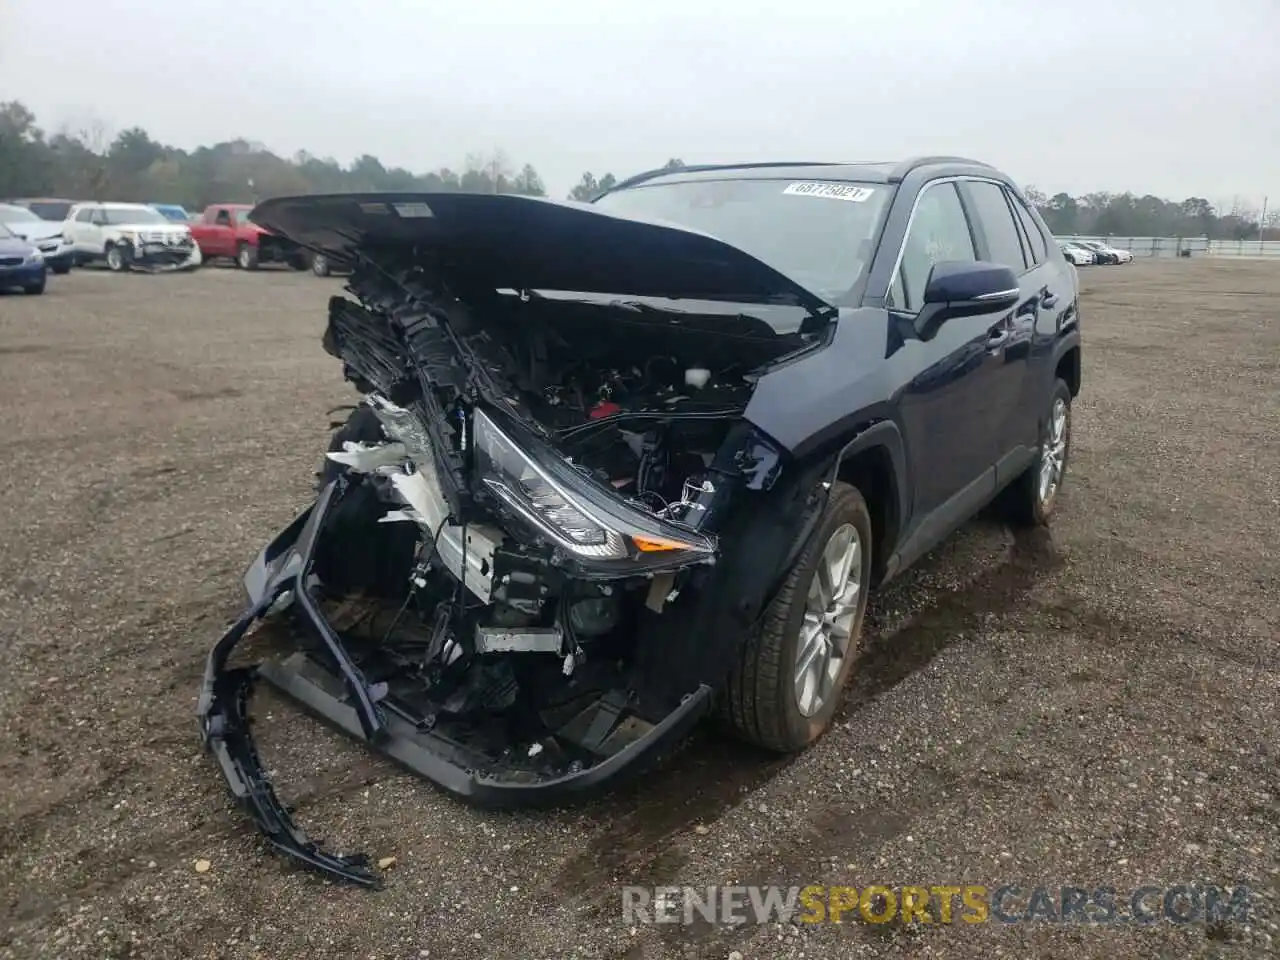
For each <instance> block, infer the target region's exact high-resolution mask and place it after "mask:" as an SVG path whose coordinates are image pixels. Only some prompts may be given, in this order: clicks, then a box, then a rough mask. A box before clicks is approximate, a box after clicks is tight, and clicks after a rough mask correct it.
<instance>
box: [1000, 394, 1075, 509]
mask: <svg viewBox="0 0 1280 960" xmlns="http://www.w3.org/2000/svg"><path fill="white" fill-rule="evenodd" d="M1070 455H1071V388H1070V387H1068V386H1067V383H1066V381H1065V380H1057V381H1055V382H1054V385H1053V393H1052V394H1051V395H1050V398H1049V403H1048V409H1047V411H1046V413H1045V416H1044V420H1043V421H1042V422H1041V425H1040V446H1039V450H1038V452H1037V455H1036V459H1035V461H1034V462H1033V463H1032V464H1031V466H1029V467H1027V469H1026V470H1024V471H1023V473H1022V475H1021V476H1020V477H1018V479H1016V480H1014V481H1013V483H1011V484H1009V486H1008V487H1007V488H1006V489H1005V491H1004V492H1003V493H1002V494H1001V499H1002V501H1003V503H1002V506H1003V512H1004V514H1005V516H1006V517H1007V518H1008V520H1009V522H1010V523H1015V524H1017V525H1019V526H1028V527H1035V526H1044V525H1045V524H1047V523H1048V522H1049V520H1050V518H1051V517H1052V516H1053V508H1054V506H1055V505H1056V504H1057V502H1058V492H1059V491H1060V490H1061V489H1062V484H1063V481H1065V480H1066V478H1067V461H1068V459H1069V457H1070Z"/></svg>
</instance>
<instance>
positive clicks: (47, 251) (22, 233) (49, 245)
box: [0, 203, 75, 273]
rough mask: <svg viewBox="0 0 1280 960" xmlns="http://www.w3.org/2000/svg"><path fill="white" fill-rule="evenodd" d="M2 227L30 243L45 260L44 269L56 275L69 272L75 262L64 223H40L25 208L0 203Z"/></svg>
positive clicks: (40, 221) (46, 221) (41, 221)
mask: <svg viewBox="0 0 1280 960" xmlns="http://www.w3.org/2000/svg"><path fill="white" fill-rule="evenodd" d="M0 224H3V225H4V226H6V227H8V228H9V229H10V230H11V231H12V232H13V233H14V234H16V235H17V236H18V237H19V238H21V239H23V240H30V241H31V242H32V243H33V244H35V246H36V249H37V250H39V251H40V253H41V255H42V256H43V257H44V263H45V266H46V267H47V268H48V269H50V270H52V271H53V272H54V273H68V272H70V270H71V266H72V264H73V263H74V261H75V257H74V254H73V251H72V249H71V241H69V240H68V239H67V238H66V236H65V235H64V234H63V227H62V224H61V223H54V222H53V221H52V220H41V219H40V218H39V217H37V216H36V215H35V214H34V213H32V212H31V211H30V210H28V209H27V208H26V207H19V206H16V205H14V204H11V203H0Z"/></svg>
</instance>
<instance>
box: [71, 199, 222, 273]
mask: <svg viewBox="0 0 1280 960" xmlns="http://www.w3.org/2000/svg"><path fill="white" fill-rule="evenodd" d="M62 232H63V235H64V236H65V237H67V239H68V240H70V241H71V246H72V250H73V251H74V256H75V259H76V262H77V263H86V262H90V261H95V260H102V261H105V262H106V264H107V267H108V268H109V269H111V270H115V271H117V272H118V271H122V270H128V269H130V268H132V267H134V266H138V267H169V268H191V267H197V266H199V265H200V260H201V258H200V248H199V247H198V246H196V244H195V242H194V241H193V240H192V239H191V229H190V228H189V227H187V226H186V225H184V224H180V223H173V222H171V221H170V220H168V219H167V218H166V217H165V216H164V214H162V213H160V212H159V211H158V210H156V209H155V208H153V207H149V206H147V205H146V204H142V203H79V204H76V205H75V206H74V207H72V208H71V211H70V212H69V213H68V214H67V220H66V223H65V224H63V230H62Z"/></svg>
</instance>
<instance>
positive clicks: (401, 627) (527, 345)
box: [200, 157, 1081, 883]
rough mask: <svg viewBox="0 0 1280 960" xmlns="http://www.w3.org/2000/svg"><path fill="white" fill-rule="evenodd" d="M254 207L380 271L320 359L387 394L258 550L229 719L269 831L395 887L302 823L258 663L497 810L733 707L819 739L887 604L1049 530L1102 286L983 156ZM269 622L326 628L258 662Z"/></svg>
mask: <svg viewBox="0 0 1280 960" xmlns="http://www.w3.org/2000/svg"><path fill="white" fill-rule="evenodd" d="M252 219H253V221H254V222H256V223H258V224H260V225H261V226H263V227H266V228H267V229H270V230H272V231H274V232H276V233H278V234H282V235H284V236H287V237H289V238H290V239H291V240H294V241H296V242H297V243H299V244H302V245H303V246H304V247H307V248H309V249H310V250H312V251H314V252H315V253H317V254H321V255H323V256H326V257H330V258H336V259H339V260H341V261H343V262H347V263H350V264H352V265H353V267H354V272H353V274H352V276H351V278H350V281H349V282H348V284H347V286H346V292H347V294H348V295H346V296H335V297H333V298H332V300H331V301H330V304H329V316H328V327H327V330H326V333H325V337H324V344H325V348H326V349H327V350H328V351H329V352H330V353H331V354H333V355H334V356H335V357H336V358H338V359H340V360H341V361H342V368H343V370H344V371H345V373H346V376H347V378H348V379H349V380H350V381H351V382H352V383H353V384H354V385H355V387H356V389H357V390H358V391H359V392H360V394H361V395H362V401H361V403H360V404H359V405H358V406H357V407H356V410H355V412H354V413H353V414H352V416H351V418H350V419H349V420H348V421H347V423H346V424H345V425H344V426H342V428H341V429H340V430H338V432H337V434H336V435H335V436H334V438H333V442H332V444H331V445H330V451H329V453H328V455H327V457H326V458H325V460H324V464H323V467H322V470H321V473H320V483H319V492H318V496H317V499H316V501H315V503H314V504H313V505H312V506H311V507H309V508H308V509H307V510H306V511H305V512H304V513H303V514H302V515H300V516H299V517H298V518H297V519H296V520H295V521H294V522H293V523H292V524H291V525H290V526H289V527H288V528H287V529H285V530H284V531H283V532H281V533H280V534H279V535H278V536H277V537H276V538H275V539H274V540H273V541H272V542H271V543H270V544H269V545H268V546H267V547H266V548H265V549H264V550H263V552H262V553H261V554H260V555H259V556H258V558H257V559H256V560H255V561H254V563H253V564H252V565H251V566H250V568H249V570H248V571H247V573H246V575H245V585H246V588H247V590H248V594H249V601H250V602H249V606H248V608H247V610H246V611H245V613H244V615H243V616H242V617H241V619H240V620H239V621H238V622H237V623H236V624H235V626H234V627H233V628H232V629H231V630H230V631H229V632H228V633H227V634H226V635H225V636H224V637H223V638H222V639H221V640H220V641H219V642H218V644H217V645H216V646H215V648H214V650H213V652H212V654H211V655H210V658H209V663H208V667H207V671H206V675H205V680H204V687H203V691H202V696H201V698H200V716H201V723H202V728H203V731H204V736H205V741H206V744H207V745H208V747H209V748H210V750H211V751H212V752H213V754H214V755H215V756H216V758H217V759H218V761H219V763H220V765H221V767H222V770H223V773H224V774H225V776H226V777H227V779H228V781H229V782H230V785H231V787H232V791H233V793H234V795H235V796H236V798H237V799H238V800H239V801H240V802H241V803H242V804H243V805H244V806H245V807H246V808H247V809H248V810H249V811H250V813H251V814H252V815H253V816H254V818H255V819H256V820H257V822H258V823H259V825H260V826H261V827H262V828H263V829H264V831H265V832H266V833H267V835H268V837H269V838H270V839H271V841H272V842H273V843H274V844H275V845H276V846H278V847H279V848H281V849H282V850H284V851H286V852H288V853H290V854H292V855H294V856H297V857H299V858H301V859H303V860H305V861H307V862H308V863H310V864H312V865H313V866H316V867H319V868H320V869H323V870H325V871H328V872H329V873H331V874H333V875H336V876H339V877H342V878H344V879H346V880H350V881H353V882H357V883H374V882H376V879H377V878H376V874H375V873H374V872H373V871H372V870H370V869H369V867H368V865H367V864H366V863H365V862H363V861H362V860H361V859H359V858H354V857H338V856H334V855H332V854H330V853H327V852H325V851H324V850H322V849H320V848H319V847H317V846H316V845H315V844H314V843H312V842H311V841H309V840H307V838H306V837H305V836H304V835H303V834H302V832H301V831H300V830H299V829H298V828H297V826H296V825H295V824H294V823H293V822H292V820H291V819H290V818H289V815H288V813H287V812H286V810H285V808H284V807H282V806H281V804H280V802H279V801H278V799H277V797H276V796H275V794H274V792H273V790H272V788H271V786H270V784H269V782H268V780H267V778H266V775H265V773H264V771H263V770H262V768H261V766H260V764H259V762H258V758H257V754H256V752H255V750H254V746H253V743H252V741H251V740H250V737H249V728H248V716H247V704H248V693H249V689H250V686H251V684H252V683H253V681H254V680H255V678H261V679H263V680H266V681H267V682H269V683H270V684H272V685H273V686H275V687H277V688H278V689H280V690H281V691H283V692H284V693H285V694H286V695H288V696H290V697H292V698H294V699H295V700H297V701H298V702H300V703H301V704H302V705H304V706H305V707H306V708H308V709H309V710H311V711H312V712H314V713H316V714H318V715H319V716H321V717H323V718H325V719H326V720H328V721H329V722H331V723H333V724H335V725H336V726H338V727H339V728H341V729H343V730H345V731H346V732H347V733H349V734H351V735H352V736H355V737H358V738H361V739H363V740H366V741H367V742H368V743H370V744H371V745H372V746H374V747H375V748H376V749H378V750H380V751H382V752H384V753H386V754H387V755H388V756H390V757H392V758H393V759H395V760H396V761H398V762H399V763H401V764H403V765H404V766H406V767H408V768H409V769H411V770H413V771H415V772H417V773H419V774H421V775H423V776H425V777H427V778H428V779H430V780H432V781H434V782H435V783H437V784H439V785H440V786H442V787H444V788H445V789H447V790H449V791H451V792H453V793H455V794H458V795H460V796H463V797H466V798H468V799H471V800H474V801H476V802H479V803H486V804H501V805H517V804H533V803H553V802H560V801H562V800H564V799H565V798H566V797H567V796H569V795H573V794H575V793H580V792H582V791H585V790H587V789H589V788H591V787H594V786H598V785H601V784H604V783H606V782H609V781H612V780H614V779H616V778H617V777H619V776H620V775H622V774H624V773H626V772H628V771H634V770H635V769H637V768H639V767H641V766H642V765H643V764H644V763H646V762H650V761H652V760H653V759H654V758H655V757H656V756H658V755H660V754H661V753H662V752H664V751H665V750H667V749H670V748H672V747H674V746H676V745H678V743H679V742H680V741H681V739H682V738H683V737H684V735H685V734H686V733H687V732H688V730H689V729H690V728H691V726H692V725H693V724H694V723H695V722H696V721H698V720H699V718H701V717H703V716H705V715H707V714H708V713H710V712H712V711H713V710H716V711H718V712H719V713H720V714H721V716H722V717H723V719H725V720H726V721H727V722H728V723H729V724H730V725H731V726H732V727H733V728H734V729H735V730H736V731H737V732H738V733H739V734H740V735H741V736H742V737H744V738H746V739H748V740H750V741H753V742H755V743H757V744H760V745H762V746H764V747H767V748H769V749H772V750H777V751H794V750H798V749H801V748H803V747H804V746H805V745H807V744H808V743H810V742H812V741H813V740H814V739H815V738H816V737H818V736H819V735H820V734H821V733H822V732H823V730H824V729H826V727H827V726H828V724H829V723H830V721H831V718H832V716H833V714H834V712H835V710H836V707H837V704H838V701H839V697H840V693H841V689H842V688H843V687H844V685H845V683H846V681H847V680H848V678H849V674H850V671H851V668H852V665H853V663H854V660H855V655H856V652H857V647H858V640H859V634H860V631H861V626H862V619H863V612H864V610H865V608H866V602H867V592H868V590H869V589H871V588H873V587H875V586H877V585H878V584H881V583H884V582H885V581H886V580H888V579H889V578H891V577H893V576H894V575H895V574H896V573H898V572H899V571H901V570H902V569H904V568H905V567H907V566H908V565H909V564H911V563H912V562H913V561H914V560H916V559H917V558H918V557H920V556H921V555H922V554H923V553H925V552H926V551H927V550H929V549H930V548H931V547H933V546H934V545H936V544H937V543H938V542H939V541H940V540H942V539H943V538H944V537H946V536H947V535H948V534H949V533H950V532H951V531H952V530H954V529H955V528H956V527H957V526H959V525H960V524H962V523H963V522H964V521H965V520H966V519H968V518H969V517H971V516H972V515H973V514H974V513H975V512H977V511H978V510H979V509H980V508H982V507H983V506H985V505H986V504H988V503H989V502H991V501H993V500H997V499H998V500H999V502H1000V506H1001V508H1002V509H1003V510H1005V511H1006V513H1007V515H1008V516H1009V517H1010V519H1011V520H1013V521H1015V522H1020V523H1027V524H1043V523H1045V522H1047V521H1048V520H1049V518H1050V516H1051V514H1052V512H1053V509H1054V506H1055V503H1056V501H1057V495H1058V491H1059V489H1060V488H1061V484H1062V481H1063V477H1064V473H1065V470H1066V465H1067V455H1068V451H1069V445H1070V436H1071V433H1070V427H1071V415H1070V412H1071V404H1072V400H1073V399H1074V397H1075V396H1076V394H1077V393H1078V392H1079V389H1080V366H1081V365H1080V335H1079V326H1078V306H1079V304H1078V289H1077V280H1076V274H1075V271H1074V270H1073V269H1072V268H1071V267H1070V266H1069V265H1068V264H1067V263H1066V261H1065V260H1064V259H1063V256H1062V253H1061V252H1060V251H1059V249H1058V247H1057V244H1056V243H1054V242H1053V241H1052V238H1051V237H1050V235H1049V232H1048V230H1047V229H1046V228H1045V226H1044V223H1043V222H1042V221H1041V220H1040V218H1039V217H1038V216H1037V214H1036V212H1035V210H1034V209H1033V208H1032V207H1031V206H1030V205H1029V204H1028V203H1027V201H1026V199H1025V198H1024V196H1023V195H1022V194H1021V193H1020V192H1019V191H1018V189H1017V188H1016V187H1015V186H1014V185H1013V183H1012V182H1011V181H1010V180H1009V179H1008V178H1006V177H1005V176H1003V175H1002V174H1000V173H999V172H997V171H996V170H994V169H992V168H991V167H989V166H986V165H984V164H982V163H978V162H976V161H972V160H965V159H961V158H954V157H930V158H924V159H918V160H912V161H908V162H904V163H900V164H874V163H868V164H839V165H837V164H818V163H778V164H744V165H730V166H715V167H710V166H708V167H686V168H683V169H681V170H677V171H662V172H655V173H651V174H645V175H642V176H639V177H634V178H632V179H631V180H628V181H626V182H624V183H622V184H619V185H618V186H617V187H616V188H614V189H613V190H611V191H609V192H608V193H606V194H604V195H603V196H601V197H599V198H597V200H596V201H595V202H594V203H593V204H590V205H584V204H573V203H559V202H554V201H548V200H540V199H532V198H527V197H518V196H501V195H469V194H456V193H455V194H367V195H341V196H309V197H296V198H284V199H278V200H271V201H268V202H266V203H264V204H262V205H260V206H259V207H258V208H257V209H256V210H254V212H253V214H252ZM263 619H268V620H273V621H283V622H287V623H288V624H290V625H291V627H292V629H291V630H290V631H289V632H288V633H287V635H288V636H289V637H290V638H291V642H292V643H293V644H294V645H295V647H296V649H295V650H293V652H291V653H288V654H287V655H285V656H283V657H282V658H279V659H276V660H271V661H268V662H264V663H261V664H258V665H256V666H254V667H251V668H232V667H230V666H229V663H228V658H229V654H230V653H231V650H232V648H233V647H234V646H235V645H236V644H237V643H238V642H239V641H240V639H241V638H242V637H243V636H244V634H245V633H246V632H247V631H248V629H249V628H250V627H251V626H253V625H254V624H255V623H256V622H258V621H259V620H263Z"/></svg>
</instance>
